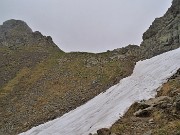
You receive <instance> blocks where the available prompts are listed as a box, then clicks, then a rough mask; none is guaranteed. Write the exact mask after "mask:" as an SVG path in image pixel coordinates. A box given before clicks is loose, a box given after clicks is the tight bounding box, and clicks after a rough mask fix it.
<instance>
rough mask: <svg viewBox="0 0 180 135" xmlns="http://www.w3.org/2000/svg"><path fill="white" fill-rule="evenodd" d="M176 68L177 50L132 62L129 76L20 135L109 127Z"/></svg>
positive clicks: (70, 134) (81, 133) (179, 62)
mask: <svg viewBox="0 0 180 135" xmlns="http://www.w3.org/2000/svg"><path fill="white" fill-rule="evenodd" d="M179 68H180V48H178V49H176V50H173V51H169V52H166V53H163V54H161V55H158V56H156V57H153V58H151V59H147V60H144V61H139V62H137V63H136V66H135V68H134V71H133V74H132V75H131V76H129V77H127V78H124V79H122V80H121V81H120V82H119V83H118V84H116V85H114V86H113V87H111V88H109V89H108V90H107V91H106V92H104V93H101V94H99V95H98V96H96V97H95V98H93V99H92V100H90V101H88V102H87V103H86V104H84V105H82V106H80V107H78V108H76V109H75V110H72V111H70V112H69V113H67V114H65V115H63V116H62V117H60V118H57V119H55V120H52V121H49V122H47V123H45V124H42V125H39V126H37V127H34V128H32V129H30V130H29V131H27V132H24V133H21V134H20V135H88V134H89V133H95V132H96V131H97V130H98V129H100V128H105V127H107V128H108V127H110V126H111V125H112V124H113V123H115V122H116V121H117V120H118V119H119V118H120V117H121V116H123V114H124V113H125V112H126V111H127V109H128V108H129V107H130V106H131V105H132V104H133V103H134V102H135V101H140V100H144V99H145V100H147V99H149V98H153V97H154V96H155V95H156V92H157V89H158V88H159V87H161V86H162V84H163V83H165V82H167V79H168V78H169V77H171V76H172V75H173V74H175V73H176V72H177V70H178V69H179Z"/></svg>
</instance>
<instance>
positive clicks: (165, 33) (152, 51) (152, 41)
mask: <svg viewBox="0 0 180 135" xmlns="http://www.w3.org/2000/svg"><path fill="white" fill-rule="evenodd" d="M178 47H180V1H179V0H173V2H172V6H171V7H170V8H169V9H168V11H167V12H166V13H165V15H164V16H163V17H160V18H156V19H155V21H154V22H153V23H152V25H151V26H150V28H149V29H148V30H147V31H146V32H145V33H144V34H143V42H142V43H141V45H140V48H141V58H150V57H152V56H155V55H158V54H161V53H163V52H166V51H169V50H173V49H176V48H178Z"/></svg>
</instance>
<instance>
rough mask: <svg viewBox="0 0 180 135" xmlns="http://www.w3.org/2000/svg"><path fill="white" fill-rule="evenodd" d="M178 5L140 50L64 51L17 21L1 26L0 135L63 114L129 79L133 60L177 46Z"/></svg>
mask: <svg viewBox="0 0 180 135" xmlns="http://www.w3.org/2000/svg"><path fill="white" fill-rule="evenodd" d="M179 42H180V1H179V0H173V3H172V6H171V8H169V10H168V11H167V13H166V14H165V15H164V16H163V17H161V18H158V19H156V20H155V21H154V22H153V24H152V25H151V26H150V28H149V29H148V30H147V31H146V32H145V33H144V35H143V42H142V44H141V45H140V47H139V46H136V45H129V46H127V47H124V48H120V49H115V50H113V51H108V52H105V53H100V54H92V53H80V52H77V53H76V52H74V53H65V52H63V51H62V50H60V49H59V48H58V47H57V46H56V45H55V44H54V43H53V41H52V38H51V37H49V36H47V37H46V36H43V35H42V34H41V33H40V32H33V31H32V30H31V29H30V28H29V26H28V25H27V24H26V23H25V22H23V21H20V20H9V21H6V22H4V23H3V25H0V103H1V104H0V120H1V121H0V134H3V135H6V134H7V135H9V134H11V135H14V134H17V133H20V132H23V131H26V130H28V129H30V128H31V127H33V126H36V125H39V124H41V123H44V122H46V121H48V120H51V119H54V118H56V117H59V116H62V115H63V114H64V113H66V112H69V111H70V110H72V109H75V108H76V107H77V106H80V105H82V104H84V103H85V102H87V101H88V100H90V99H92V98H93V97H94V96H96V95H98V94H99V93H100V92H103V91H105V90H106V89H107V88H109V87H110V86H112V85H114V84H116V83H117V82H118V81H119V80H120V79H122V78H124V77H126V76H128V75H130V74H131V73H132V71H133V68H134V65H135V62H136V61H138V60H140V59H145V58H150V57H153V56H155V55H157V54H160V53H162V52H165V51H169V50H172V49H175V48H178V47H180V43H179Z"/></svg>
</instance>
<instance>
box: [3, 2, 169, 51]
mask: <svg viewBox="0 0 180 135" xmlns="http://www.w3.org/2000/svg"><path fill="white" fill-rule="evenodd" d="M171 1H172V0H168V1H163V0H159V1H155V0H151V1H150V0H149V1H143V0H137V1H130V0H128V1H127V0H121V1H119V0H113V1H112V0H111V1H109V0H103V1H102V0H99V1H95V0H93V1H92V0H91V1H90V0H86V1H83V0H78V1H73V0H68V1H67V0H66V1H65V0H53V1H43V0H39V1H35V0H31V1H23V0H18V1H10V0H2V1H1V5H0V15H1V18H0V24H2V23H3V22H4V21H6V20H8V19H12V18H14V19H21V20H24V21H26V22H27V24H28V25H29V26H30V27H31V28H32V29H33V31H36V30H38V31H41V32H42V33H43V34H45V35H50V36H52V38H53V40H54V41H55V43H56V44H57V45H58V46H59V47H60V48H61V49H62V50H64V51H87V52H102V51H106V50H112V49H115V48H120V47H122V46H126V45H128V44H140V42H141V37H142V34H143V32H145V30H146V29H147V28H148V27H149V25H150V24H151V22H152V21H153V20H154V18H155V17H160V16H162V15H163V14H164V13H165V11H166V10H167V8H168V7H170V5H171Z"/></svg>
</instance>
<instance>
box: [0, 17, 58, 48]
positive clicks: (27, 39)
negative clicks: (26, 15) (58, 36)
mask: <svg viewBox="0 0 180 135" xmlns="http://www.w3.org/2000/svg"><path fill="white" fill-rule="evenodd" d="M0 46H6V47H9V48H12V49H16V48H18V47H22V46H36V47H37V46H42V47H56V48H57V46H56V45H55V43H54V42H53V41H52V38H51V37H50V36H47V37H46V36H43V35H42V34H41V33H40V32H38V31H36V32H33V31H32V30H31V28H30V27H29V26H28V25H27V24H26V23H25V22H23V21H21V20H14V19H12V20H8V21H5V22H4V23H3V25H1V26H0ZM58 50H59V49H58Z"/></svg>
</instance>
